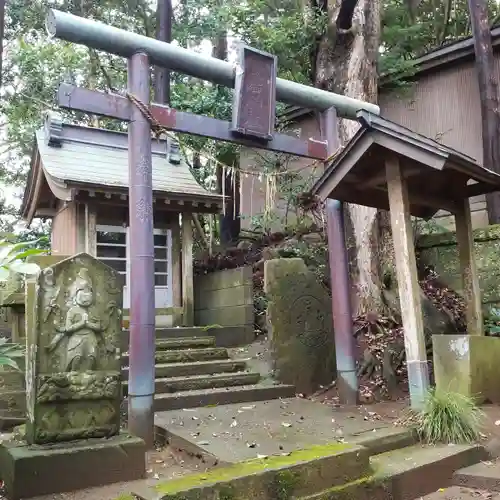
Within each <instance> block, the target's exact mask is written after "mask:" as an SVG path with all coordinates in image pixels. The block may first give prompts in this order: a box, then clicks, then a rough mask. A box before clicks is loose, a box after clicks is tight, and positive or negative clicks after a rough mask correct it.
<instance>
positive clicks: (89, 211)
mask: <svg viewBox="0 0 500 500" xmlns="http://www.w3.org/2000/svg"><path fill="white" fill-rule="evenodd" d="M85 219H86V224H85V227H86V231H85V232H86V248H85V251H86V252H87V253H88V254H89V255H92V257H97V213H96V211H95V208H94V207H93V206H89V204H88V203H87V204H85Z"/></svg>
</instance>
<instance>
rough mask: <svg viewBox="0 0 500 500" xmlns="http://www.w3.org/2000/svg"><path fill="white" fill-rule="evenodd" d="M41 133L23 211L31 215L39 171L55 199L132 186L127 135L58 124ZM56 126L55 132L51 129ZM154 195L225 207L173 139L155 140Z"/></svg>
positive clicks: (153, 150)
mask: <svg viewBox="0 0 500 500" xmlns="http://www.w3.org/2000/svg"><path fill="white" fill-rule="evenodd" d="M56 125H57V126H56V127H54V123H52V124H50V123H49V124H47V123H46V126H45V127H44V128H43V129H40V130H38V131H37V132H36V137H35V148H34V154H33V159H32V167H31V171H30V174H29V176H28V185H27V186H26V190H25V194H24V200H23V207H22V211H23V212H26V209H27V205H29V204H32V203H33V202H32V201H30V200H29V198H30V196H31V195H30V192H32V189H31V188H30V184H33V183H34V182H35V177H36V175H35V170H40V169H41V171H42V172H43V175H44V177H45V180H46V182H47V184H48V186H49V188H50V191H51V192H52V193H53V195H54V196H55V197H56V198H58V199H60V200H64V201H69V200H71V199H72V196H73V193H74V190H75V189H89V190H90V189H92V190H95V191H100V190H101V189H102V190H106V191H114V190H116V191H117V192H119V191H125V190H127V189H128V187H129V171H128V170H129V169H128V137H127V134H126V133H121V132H114V131H109V130H104V129H100V128H93V127H85V126H78V125H71V124H67V123H59V124H56ZM51 126H52V128H51ZM152 153H153V154H152V170H153V193H157V194H161V195H162V196H166V197H172V198H173V199H175V200H188V201H193V200H196V202H198V203H202V204H203V203H208V204H210V203H213V204H219V205H220V204H221V203H222V196H221V195H219V194H217V193H213V192H210V191H208V190H207V189H205V188H204V187H203V186H202V185H200V184H199V183H198V182H197V181H196V179H195V178H194V177H193V175H192V173H191V171H190V169H189V166H188V164H187V163H186V162H185V161H184V159H183V158H182V154H180V152H179V149H178V145H177V144H176V143H175V142H174V141H172V140H171V139H161V140H156V139H153V143H152Z"/></svg>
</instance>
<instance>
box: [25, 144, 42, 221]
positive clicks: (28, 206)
mask: <svg viewBox="0 0 500 500" xmlns="http://www.w3.org/2000/svg"><path fill="white" fill-rule="evenodd" d="M42 182H43V169H42V167H41V161H40V154H39V152H38V148H36V147H35V148H34V151H33V154H32V156H31V166H30V172H29V174H28V180H27V183H26V188H25V189H24V194H23V202H22V205H21V217H22V218H23V219H25V220H26V222H27V223H28V225H29V224H31V222H32V221H33V217H34V215H35V212H36V207H37V205H38V201H39V198H40V191H41V187H42Z"/></svg>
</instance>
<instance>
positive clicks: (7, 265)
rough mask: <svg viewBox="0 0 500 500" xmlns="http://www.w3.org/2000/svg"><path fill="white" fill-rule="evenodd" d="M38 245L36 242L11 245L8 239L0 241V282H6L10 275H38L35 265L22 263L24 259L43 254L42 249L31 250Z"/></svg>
mask: <svg viewBox="0 0 500 500" xmlns="http://www.w3.org/2000/svg"><path fill="white" fill-rule="evenodd" d="M38 243H39V241H37V240H35V241H30V242H19V243H12V242H11V241H9V240H8V239H3V240H0V281H4V280H6V279H7V278H8V277H9V275H10V274H11V273H19V274H27V275H32V274H36V273H38V271H39V270H40V268H39V266H38V265H37V264H34V263H30V262H24V260H25V259H26V257H29V256H31V255H40V254H43V253H45V252H44V250H42V249H39V248H33V247H34V246H36V245H37V244H38ZM28 247H31V248H28Z"/></svg>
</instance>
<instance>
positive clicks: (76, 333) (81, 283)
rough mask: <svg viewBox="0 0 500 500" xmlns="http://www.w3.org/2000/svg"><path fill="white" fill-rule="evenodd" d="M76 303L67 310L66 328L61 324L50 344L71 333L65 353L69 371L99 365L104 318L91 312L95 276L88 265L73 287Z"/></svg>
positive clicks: (83, 369)
mask: <svg viewBox="0 0 500 500" xmlns="http://www.w3.org/2000/svg"><path fill="white" fill-rule="evenodd" d="M70 297H71V300H72V305H71V307H70V308H69V309H68V312H67V313H66V321H65V324H64V327H63V328H58V331H59V335H56V336H55V337H54V339H53V341H52V343H51V345H50V346H49V349H50V350H52V349H54V348H55V347H56V346H57V345H58V344H59V342H60V341H61V340H62V338H63V336H64V335H66V336H67V337H68V339H67V343H66V353H65V371H67V372H71V371H87V370H95V369H96V368H97V361H98V355H99V348H98V347H99V340H100V339H99V338H98V335H101V334H102V333H103V331H104V328H103V326H102V324H101V321H100V320H99V319H98V318H94V317H92V315H91V306H92V305H93V304H94V290H93V287H92V280H91V278H90V275H89V272H88V270H87V269H86V268H81V269H80V271H79V272H78V274H77V276H76V279H75V281H74V283H73V285H72V287H71V294H70Z"/></svg>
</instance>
